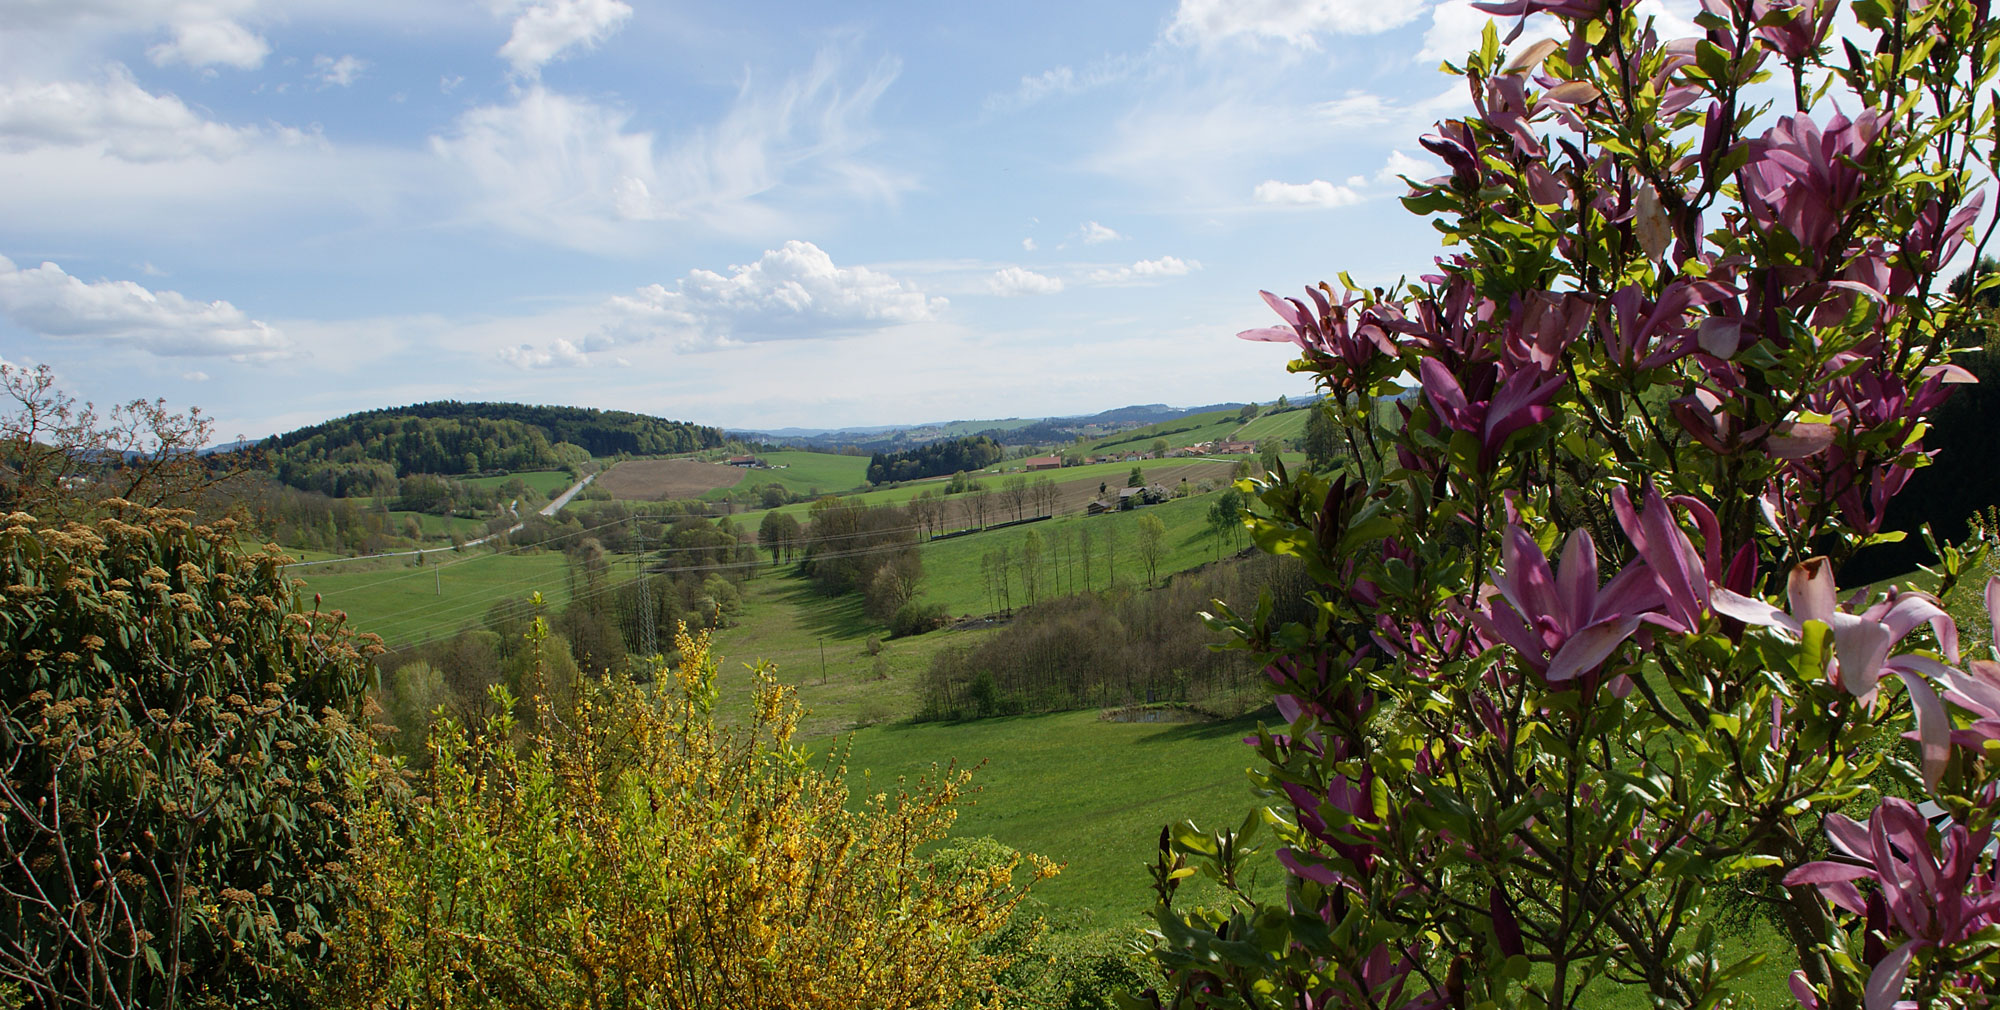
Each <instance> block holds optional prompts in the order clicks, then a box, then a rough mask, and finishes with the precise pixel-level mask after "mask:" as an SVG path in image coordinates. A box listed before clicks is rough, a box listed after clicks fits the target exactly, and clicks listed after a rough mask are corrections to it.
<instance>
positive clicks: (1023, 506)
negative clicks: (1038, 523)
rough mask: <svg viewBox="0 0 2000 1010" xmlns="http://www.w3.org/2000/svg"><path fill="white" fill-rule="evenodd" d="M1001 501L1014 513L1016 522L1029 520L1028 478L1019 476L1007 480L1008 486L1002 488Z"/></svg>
mask: <svg viewBox="0 0 2000 1010" xmlns="http://www.w3.org/2000/svg"><path fill="white" fill-rule="evenodd" d="M1000 500H1001V501H1003V502H1005V503H1006V504H1007V508H1008V510H1009V511H1011V512H1013V513H1014V520H1015V521H1016V522H1019V521H1020V520H1022V519H1025V518H1027V515H1026V513H1027V510H1028V478H1026V477H1019V476H1015V477H1009V478H1007V482H1006V484H1005V485H1003V486H1002V489H1001V491H1000Z"/></svg>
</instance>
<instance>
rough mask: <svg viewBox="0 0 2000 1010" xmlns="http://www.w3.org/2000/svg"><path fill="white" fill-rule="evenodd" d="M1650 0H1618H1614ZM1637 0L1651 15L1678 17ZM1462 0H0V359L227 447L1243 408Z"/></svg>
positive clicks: (1368, 271) (1413, 99)
mask: <svg viewBox="0 0 2000 1010" xmlns="http://www.w3.org/2000/svg"><path fill="white" fill-rule="evenodd" d="M1655 2H1657V0H1655ZM1669 6H1670V7H1679V6H1684V5H1683V4H1679V3H1675V4H1671V5H1669ZM1483 23H1484V18H1483V17H1482V16H1480V15H1478V14H1476V13H1475V12H1473V11H1471V10H1470V8H1469V7H1468V6H1467V5H1466V3H1465V2H1464V0H1447V2H1444V3H1431V2H1428V0H1245V2H1238V3H1225V2H1221V0H1181V2H1180V3H1179V5H1178V6H1176V5H1175V4H1174V3H1171V2H1155V3H1116V4H1114V3H1092V4H1075V3H1036V2H1015V3H1008V4H981V5H972V4H927V3H896V4H889V3H877V4H865V5H864V4H826V3H792V4H738V5H728V7H727V9H725V5H720V4H665V3H653V2H648V0H290V2H263V0H0V360H5V361H7V362H10V363H13V364H16V365H21V364H34V363H47V364H49V365H51V366H53V367H54V368H55V369H56V370H57V372H58V374H59V375H60V377H61V379H62V381H63V384H64V385H65V387H66V388H67V389H69V390H70V391H72V392H73V393H75V394H76V395H78V396H79V397H81V398H86V399H91V400H95V401H98V402H99V403H107V402H111V401H117V400H129V399H132V398H134V397H165V398H167V400H168V401H169V402H170V404H172V405H175V406H188V405H195V406H200V407H201V408H203V410H204V411H205V412H207V413H209V414H210V415H212V416H214V417H215V418H216V419H217V421H218V429H219V430H218V435H219V437H222V438H228V437H231V436H234V435H237V434H243V435H249V436H261V435H265V434H269V433H272V432H276V431H282V430H287V429H289V428H292V427H296V426H299V425H302V424H307V423H311V422H314V421H317V420H322V419H324V418H327V417H330V416H334V415H338V414H342V413H346V412H349V411H353V410H361V409H368V408H373V407H381V406H390V405H396V404H403V403H410V402H415V401H420V400H428V399H438V398H456V399H495V400H523V401H530V402H539V403H564V404H578V405H585V406H595V407H606V408H621V409H629V410H638V411H644V412H648V413H656V414H661V415H665V416H668V417H674V418H685V419H689V420H695V421H700V422H703V423H711V424H721V425H727V426H732V427H779V426H785V425H805V426H815V427H837V426H840V425H849V424H852V425H865V424H886V423H896V422H915V421H923V420H941V419H951V418H962V417H1005V416H1041V415H1046V414H1051V413H1080V412H1090V411H1096V410H1100V409H1105V408H1109V407H1115V406H1121V405H1124V404H1128V403H1144V402H1166V403H1172V404H1183V405H1186V404H1195V403H1207V402H1214V401H1220V400H1232V399H1251V398H1262V399H1268V398H1271V397H1274V396H1276V395H1278V394H1280V393H1293V394H1296V393H1300V392H1305V391H1308V390H1309V388H1310V387H1309V386H1307V385H1306V384H1304V383H1301V382H1300V381H1299V380H1297V379H1295V378H1293V377H1290V376H1288V375H1286V373H1285V371H1284V362H1285V360H1286V357H1287V355H1286V354H1285V353H1284V348H1282V347H1278V346H1273V345H1263V344H1250V343H1245V342H1242V341H1238V340H1236V339H1234V337H1233V334H1234V333H1235V332H1236V331H1238V330H1241V329H1245V328H1248V327H1252V326H1262V325H1267V324H1268V323H1269V322H1271V320H1270V319H1269V318H1267V310H1266V309H1264V307H1263V306H1262V304H1261V302H1260V301H1259V299H1258V298H1257V294H1256V293H1257V290H1258V289H1259V288H1271V289H1273V290H1278V291H1281V292H1289V291H1295V290H1296V289H1298V288H1299V287H1301V286H1302V285H1306V284H1309V283H1313V282H1316V281H1318V280H1321V279H1323V278H1324V279H1331V278H1332V277H1333V275H1334V274H1335V273H1336V272H1338V271H1340V270H1343V269H1344V270H1347V271H1349V272H1350V273H1351V274H1352V275H1353V276H1354V277H1355V278H1356V279H1357V280H1360V281H1363V282H1365V283H1378V282H1380V283H1386V282H1390V281H1393V280H1395V279H1396V278H1397V277H1398V276H1399V275H1402V274H1411V275H1414V274H1415V273H1417V272H1419V271H1421V270H1422V269H1423V267H1424V266H1425V265H1426V264H1427V263H1428V262H1429V260H1430V258H1431V257H1432V256H1433V255H1435V254H1436V253H1437V252H1438V247H1437V242H1436V236H1435V233H1434V232H1433V231H1431V230H1430V228H1429V227H1428V225H1427V224H1426V223H1425V222H1424V221H1422V220H1420V219H1417V218H1414V217H1411V216H1410V215H1408V214H1407V213H1406V212H1404V211H1403V210H1402V208H1401V207H1400V205H1399V204H1398V203H1397V202H1396V200H1395V196H1396V195H1397V194H1398V193H1399V192H1400V191H1401V187H1400V184H1398V183H1397V182H1396V180H1395V175H1396V174H1397V173H1398V172H1403V173H1408V174H1412V175H1416V176H1426V175H1429V174H1432V173H1433V172H1434V171H1435V168H1434V167H1433V166H1432V165H1431V164H1430V163H1429V161H1428V159H1426V158H1425V157H1424V156H1423V152H1422V149H1421V148H1420V147H1419V146H1418V145H1417V142H1416V141H1417V137H1418V136H1419V135H1420V134H1422V133H1423V132H1425V130H1426V127H1427V126H1428V124H1429V123H1431V122H1433V121H1435V120H1436V119H1438V118H1440V117H1442V116H1449V115H1455V114H1457V113H1458V112H1459V110H1461V109H1462V108H1464V107H1465V103H1464V102H1463V100H1462V94H1463V91H1462V89H1461V87H1459V86H1458V83H1457V81H1456V79H1453V78H1448V77H1446V76H1444V75H1442V74H1440V73H1438V71H1437V64H1438V61H1439V59H1440V58H1441V57H1443V56H1446V55H1453V56H1454V57H1455V54H1459V53H1462V52H1463V51H1464V50H1465V49H1466V48H1467V47H1469V46H1470V45H1471V44H1473V43H1474V42H1475V41H1476V39H1477V36H1478V31H1479V28H1480V26H1481V25H1482V24H1483Z"/></svg>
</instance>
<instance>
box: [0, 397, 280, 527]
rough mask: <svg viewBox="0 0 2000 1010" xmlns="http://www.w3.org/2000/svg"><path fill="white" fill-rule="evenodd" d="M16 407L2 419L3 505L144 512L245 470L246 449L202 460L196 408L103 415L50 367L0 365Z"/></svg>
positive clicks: (58, 511) (186, 499) (203, 422)
mask: <svg viewBox="0 0 2000 1010" xmlns="http://www.w3.org/2000/svg"><path fill="white" fill-rule="evenodd" d="M0 388H4V389H5V391H6V395H7V396H9V397H11V398H12V399H13V400H14V404H15V406H14V408H13V409H12V410H11V411H9V412H7V413H5V414H4V415H0V508H4V509H5V510H7V511H24V512H32V513H36V514H39V515H44V516H49V517H56V518H74V517H76V516H79V515H82V514H84V513H87V512H89V511H91V510H92V509H94V508H95V507H96V506H97V505H98V503H99V502H101V501H102V500H104V499H107V498H122V499H124V500H126V501H129V502H131V503H133V504H135V505H140V506H146V507H160V506H186V505H193V504H196V503H197V501H198V500H199V499H200V497H201V495H202V494H203V492H206V491H208V490H210V489H212V488H214V487H216V486H217V485H220V484H223V483H225V482H227V481H230V480H232V479H234V478H236V477H238V476H240V475H242V474H243V473H244V472H246V471H247V470H249V469H250V464H251V460H250V459H249V457H248V456H247V455H246V454H244V453H240V452H239V453H227V454H221V455H218V456H214V457H203V456H202V455H200V453H199V450H200V449H201V448H202V447H203V446H204V445H206V444H207V443H208V440H209V438H210V436H211V435H212V434H213V433H214V427H215V424H214V422H213V421H211V420H209V419H208V418H206V417H203V416H202V413H201V410H200V408H192V409H190V410H189V411H188V412H187V413H185V414H180V413H175V412H174V411H171V410H168V409H167V403H166V401H165V400H133V401H131V402H130V403H119V404H115V405H113V406H112V407H111V408H110V409H109V410H107V411H105V412H103V413H99V412H98V409H97V407H96V405H95V404H92V403H82V404H79V403H77V402H76V399H75V398H74V397H72V396H69V395H68V394H66V393H64V392H63V391H62V390H61V389H60V388H58V387H57V385H56V377H55V372H54V370H52V369H51V368H49V366H47V365H37V366H35V367H34V368H21V367H17V366H14V365H9V364H5V363H0Z"/></svg>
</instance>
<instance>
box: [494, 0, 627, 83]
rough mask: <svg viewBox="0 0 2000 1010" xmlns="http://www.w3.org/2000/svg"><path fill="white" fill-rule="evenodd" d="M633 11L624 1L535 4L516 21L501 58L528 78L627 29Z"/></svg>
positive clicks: (544, 1) (550, 0) (565, 0)
mask: <svg viewBox="0 0 2000 1010" xmlns="http://www.w3.org/2000/svg"><path fill="white" fill-rule="evenodd" d="M631 16H632V8H631V7H630V6H628V5H627V4H624V3H621V2H620V0H534V2H533V3H530V4H528V6H527V9H525V10H523V11H521V13H520V16H518V17H516V18H515V19H514V32H513V34H512V35H510V36H508V38H507V44H506V45H503V46H501V47H500V58H501V59H504V60H506V61H507V62H508V63H510V64H512V65H513V67H514V72H515V73H517V74H520V75H522V76H524V77H533V76H535V75H536V74H539V73H541V69H542V67H543V66H544V65H545V64H547V63H549V62H550V61H552V60H555V59H557V58H558V57H560V56H562V55H563V54H564V53H566V52H568V51H569V50H571V49H574V48H576V47H579V46H581V47H584V48H589V47H591V46H595V45H597V44H598V43H600V42H603V41H604V40H605V39H608V38H610V37H611V36H612V35H614V34H617V32H618V29H620V28H622V27H624V25H625V21H626V19H627V18H630V17H631Z"/></svg>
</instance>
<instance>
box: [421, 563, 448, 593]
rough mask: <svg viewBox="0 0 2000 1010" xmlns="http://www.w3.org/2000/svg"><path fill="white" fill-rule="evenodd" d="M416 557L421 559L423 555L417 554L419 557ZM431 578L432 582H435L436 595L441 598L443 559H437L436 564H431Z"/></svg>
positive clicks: (442, 589)
mask: <svg viewBox="0 0 2000 1010" xmlns="http://www.w3.org/2000/svg"><path fill="white" fill-rule="evenodd" d="M417 556H418V557H423V555H421V554H419V555H417ZM431 576H432V578H433V581H435V582H436V583H437V594H438V595H439V596H443V595H444V559H443V558H439V559H438V560H437V563H436V564H433V565H431Z"/></svg>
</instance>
